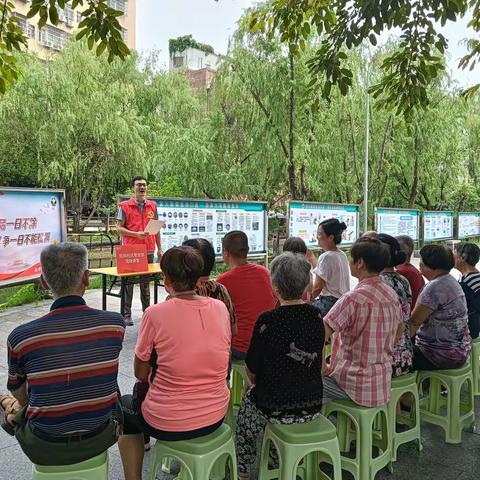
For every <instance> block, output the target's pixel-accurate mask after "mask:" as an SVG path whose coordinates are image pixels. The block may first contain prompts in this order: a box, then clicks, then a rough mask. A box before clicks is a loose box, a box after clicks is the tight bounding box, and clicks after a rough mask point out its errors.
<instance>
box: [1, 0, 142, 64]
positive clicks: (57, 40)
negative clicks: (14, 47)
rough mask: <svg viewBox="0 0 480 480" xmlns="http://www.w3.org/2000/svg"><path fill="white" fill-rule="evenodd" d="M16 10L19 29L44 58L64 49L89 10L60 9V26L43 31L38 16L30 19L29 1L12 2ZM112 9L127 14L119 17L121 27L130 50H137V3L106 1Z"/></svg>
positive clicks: (32, 47) (31, 48)
mask: <svg viewBox="0 0 480 480" xmlns="http://www.w3.org/2000/svg"><path fill="white" fill-rule="evenodd" d="M10 1H11V2H12V3H13V4H14V6H15V8H14V10H15V15H16V16H17V17H18V19H19V22H18V25H19V27H20V28H21V29H22V30H23V31H24V33H25V35H26V36H27V38H28V48H29V50H30V51H33V52H36V53H37V54H38V56H39V57H41V58H49V57H51V56H52V54H54V53H55V52H57V51H60V50H63V48H64V47H65V45H66V44H67V40H68V37H69V36H70V35H72V34H74V33H75V31H76V30H77V29H78V24H79V23H80V22H81V21H82V20H83V17H82V14H81V12H82V10H85V9H86V8H87V7H86V6H85V5H84V6H83V7H82V6H78V7H77V8H75V10H74V9H72V8H71V6H70V5H69V4H67V5H65V8H64V9H61V8H59V9H58V13H59V22H58V25H52V24H51V23H50V22H47V24H46V25H45V26H44V27H43V28H42V29H39V28H38V16H35V17H33V18H31V19H29V18H27V13H28V11H29V10H30V7H31V1H30V0H10ZM107 4H108V6H109V7H111V8H114V9H115V10H121V11H122V12H124V15H123V16H121V17H118V21H119V23H120V25H121V26H122V37H123V40H124V42H125V43H126V44H127V46H128V47H129V48H130V49H134V48H135V26H136V0H107Z"/></svg>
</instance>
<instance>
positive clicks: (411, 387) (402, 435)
mask: <svg viewBox="0 0 480 480" xmlns="http://www.w3.org/2000/svg"><path fill="white" fill-rule="evenodd" d="M406 393H410V394H411V395H412V397H413V403H412V408H411V409H410V414H409V415H408V416H405V415H397V404H398V401H399V400H400V399H401V398H402V396H403V395H405V394H406ZM387 410H388V421H389V422H390V435H391V444H392V461H393V462H395V461H396V460H397V449H398V447H399V446H400V445H402V444H404V443H408V442H411V441H413V440H414V441H415V442H416V443H417V449H418V451H419V452H421V451H422V449H423V447H422V440H421V437H420V397H419V394H418V386H417V373H416V372H415V373H408V374H405V375H401V376H400V377H395V378H392V393H391V397H390V402H388V405H387ZM397 423H401V424H403V425H407V426H408V427H409V428H408V430H406V431H404V432H397V431H396V428H395V426H396V424H397Z"/></svg>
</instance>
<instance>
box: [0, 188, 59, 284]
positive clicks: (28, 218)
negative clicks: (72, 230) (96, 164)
mask: <svg viewBox="0 0 480 480" xmlns="http://www.w3.org/2000/svg"><path fill="white" fill-rule="evenodd" d="M64 198H65V193H64V191H63V190H40V189H22V188H7V187H0V286H5V285H10V284H14V283H19V282H24V281H27V280H31V279H35V278H38V277H39V276H40V273H41V269H40V252H41V251H42V249H43V248H44V247H46V246H47V245H49V244H51V243H58V242H63V241H64V240H65V239H66V224H65V205H64Z"/></svg>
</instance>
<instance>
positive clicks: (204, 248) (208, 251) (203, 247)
mask: <svg viewBox="0 0 480 480" xmlns="http://www.w3.org/2000/svg"><path fill="white" fill-rule="evenodd" d="M182 245H183V246H184V247H192V248H194V249H195V250H197V251H198V252H199V253H200V255H201V256H202V258H203V272H202V277H208V276H209V275H210V273H212V270H213V266H214V265H215V250H214V249H213V246H212V244H211V243H210V242H209V241H208V240H207V239H206V238H190V239H189V240H185V241H184V242H183V243H182Z"/></svg>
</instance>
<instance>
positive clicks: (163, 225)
mask: <svg viewBox="0 0 480 480" xmlns="http://www.w3.org/2000/svg"><path fill="white" fill-rule="evenodd" d="M160 228H167V222H166V221H165V220H160Z"/></svg>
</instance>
